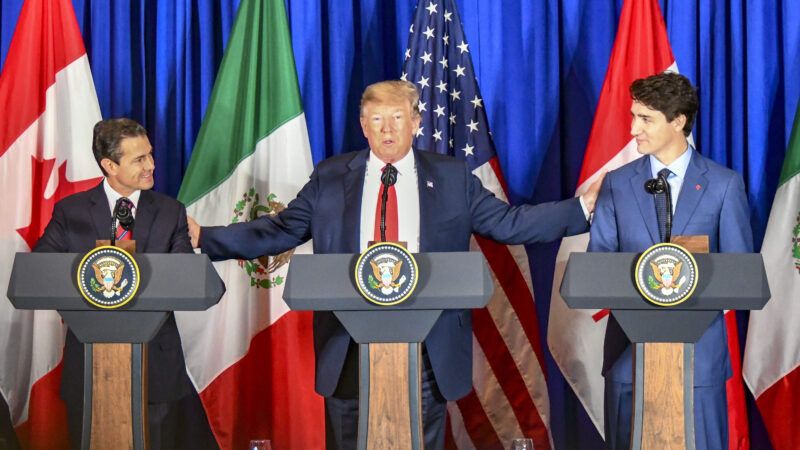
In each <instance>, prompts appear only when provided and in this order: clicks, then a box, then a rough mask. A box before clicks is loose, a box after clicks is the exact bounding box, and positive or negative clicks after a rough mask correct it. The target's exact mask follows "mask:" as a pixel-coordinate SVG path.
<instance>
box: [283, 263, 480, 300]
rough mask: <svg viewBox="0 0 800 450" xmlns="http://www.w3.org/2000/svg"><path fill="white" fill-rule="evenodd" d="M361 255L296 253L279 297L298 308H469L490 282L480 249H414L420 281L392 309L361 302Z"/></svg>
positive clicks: (478, 298)
mask: <svg viewBox="0 0 800 450" xmlns="http://www.w3.org/2000/svg"><path fill="white" fill-rule="evenodd" d="M358 256H359V255H351V254H326V255H294V256H293V257H292V264H290V265H289V273H288V275H287V276H286V286H285V287H284V290H283V298H284V300H286V303H287V304H288V305H289V307H291V308H292V309H293V310H299V311H379V310H381V311H383V310H387V309H388V308H391V309H393V310H410V309H413V310H421V309H427V310H430V309H438V310H442V309H471V308H483V307H484V306H486V302H487V301H488V296H490V295H491V293H492V292H493V291H494V283H493V282H492V277H491V275H489V269H488V268H487V267H486V262H485V260H484V258H483V254H481V253H478V252H448V253H417V254H414V258H415V259H416V261H417V266H418V268H419V283H418V284H417V288H416V290H415V292H414V293H413V294H412V295H411V297H409V298H408V299H407V300H406V301H404V302H402V303H400V304H398V305H394V306H391V307H387V306H381V305H376V304H374V303H371V302H369V301H367V300H365V299H364V298H363V297H362V296H361V294H360V293H359V292H358V289H357V288H356V285H355V280H354V279H353V278H354V276H353V270H354V267H355V264H356V260H357V259H358Z"/></svg>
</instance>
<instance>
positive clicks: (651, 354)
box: [633, 236, 709, 450]
mask: <svg viewBox="0 0 800 450" xmlns="http://www.w3.org/2000/svg"><path fill="white" fill-rule="evenodd" d="M670 242H671V243H673V244H677V245H680V246H682V247H684V248H686V249H687V250H689V251H690V252H693V253H708V251H709V240H708V236H673V237H672V238H671V239H670ZM684 346H685V345H684V344H683V343H645V344H644V375H643V379H644V383H643V384H644V386H643V387H644V389H643V392H642V393H641V395H642V407H643V411H642V434H641V439H642V441H641V448H642V449H643V450H656V449H658V450H660V449H666V450H671V449H676V450H679V449H685V448H686V447H687V437H688V438H689V439H690V441H691V442H694V436H693V428H694V427H692V429H691V430H688V431H687V430H686V426H687V422H686V421H687V414H689V417H688V419H691V420H693V419H694V417H693V408H694V404H693V398H692V397H691V389H692V387H693V386H688V389H687V386H686V384H687V383H692V377H687V376H686V370H688V371H690V373H693V371H694V368H693V367H685V365H686V364H687V363H688V364H693V363H692V360H691V359H689V360H687V358H685V356H684ZM687 393H688V394H687ZM636 395H639V394H638V393H636V392H634V396H636ZM687 395H689V396H690V397H689V398H686V396H687ZM635 403H636V402H635ZM687 433H689V434H692V436H687ZM635 445H636V443H635V442H634V443H633V446H635Z"/></svg>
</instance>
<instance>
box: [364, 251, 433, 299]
mask: <svg viewBox="0 0 800 450" xmlns="http://www.w3.org/2000/svg"><path fill="white" fill-rule="evenodd" d="M418 274H419V271H418V270H417V261H416V260H414V256H413V255H412V254H411V253H410V252H409V251H408V250H406V249H405V248H404V247H402V246H400V245H398V244H395V243H391V242H378V243H377V244H374V245H372V246H371V247H369V248H368V249H366V250H365V251H364V253H362V254H361V256H359V257H358V261H357V262H356V268H355V281H356V286H357V287H358V291H359V292H361V295H362V296H364V298H365V299H367V300H369V301H370V302H372V303H375V304H376V305H381V306H391V305H397V304H398V303H401V302H403V301H404V300H405V299H407V298H408V297H409V296H410V295H411V294H412V293H413V292H414V289H415V288H416V287H417V281H418V279H419V277H418Z"/></svg>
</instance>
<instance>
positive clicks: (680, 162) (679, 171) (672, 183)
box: [649, 146, 693, 214]
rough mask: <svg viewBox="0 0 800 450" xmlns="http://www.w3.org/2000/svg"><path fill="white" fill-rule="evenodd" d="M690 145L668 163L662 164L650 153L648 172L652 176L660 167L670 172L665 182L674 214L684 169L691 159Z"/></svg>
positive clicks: (656, 175) (655, 175)
mask: <svg viewBox="0 0 800 450" xmlns="http://www.w3.org/2000/svg"><path fill="white" fill-rule="evenodd" d="M692 152H693V150H692V147H691V146H688V147H687V148H686V151H684V152H683V153H681V156H679V157H678V158H677V159H676V160H675V161H672V163H671V164H670V165H668V166H667V165H664V163H662V162H661V161H659V160H658V158H656V157H655V156H653V155H650V156H649V157H650V174H651V175H652V176H653V178H658V172H660V171H661V169H664V168H667V169H669V171H670V172H672V173H670V174H669V177H667V183H669V190H670V194H671V195H672V213H673V214H675V208H676V207H677V205H678V196H679V195H680V193H681V187H683V180H684V178H686V170H687V169H688V168H689V162H690V161H691V160H692Z"/></svg>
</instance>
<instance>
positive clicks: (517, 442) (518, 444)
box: [511, 438, 533, 450]
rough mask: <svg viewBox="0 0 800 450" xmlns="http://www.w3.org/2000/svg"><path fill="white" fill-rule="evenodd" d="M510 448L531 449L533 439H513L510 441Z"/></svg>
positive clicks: (513, 449) (514, 449)
mask: <svg viewBox="0 0 800 450" xmlns="http://www.w3.org/2000/svg"><path fill="white" fill-rule="evenodd" d="M511 450H533V439H528V438H519V439H514V440H513V441H511Z"/></svg>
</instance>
